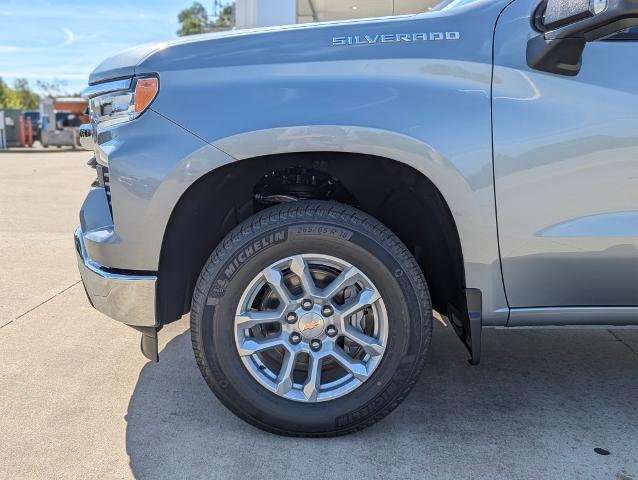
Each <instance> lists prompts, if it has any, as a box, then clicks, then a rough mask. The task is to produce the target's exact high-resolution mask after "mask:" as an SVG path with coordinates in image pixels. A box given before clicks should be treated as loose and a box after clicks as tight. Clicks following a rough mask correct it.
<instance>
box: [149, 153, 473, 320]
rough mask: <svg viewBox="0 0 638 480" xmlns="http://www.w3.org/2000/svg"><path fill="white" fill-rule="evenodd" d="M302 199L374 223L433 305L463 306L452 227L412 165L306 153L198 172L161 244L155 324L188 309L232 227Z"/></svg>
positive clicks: (460, 263) (457, 248)
mask: <svg viewBox="0 0 638 480" xmlns="http://www.w3.org/2000/svg"><path fill="white" fill-rule="evenodd" d="M305 198H315V199H329V200H335V201H340V202H342V203H347V204H350V205H352V206H355V207H357V208H359V209H360V210H363V211H364V212H366V213H368V214H370V215H372V216H374V217H375V218H377V219H379V220H380V221H382V222H383V223H384V224H385V225H387V226H388V228H390V229H391V230H392V231H393V232H394V233H395V234H396V235H397V236H398V237H399V238H400V239H401V240H402V241H403V243H405V244H406V246H407V247H408V248H409V249H410V251H411V252H412V254H413V255H414V256H415V258H416V260H417V261H418V263H419V266H420V267H421V269H422V270H423V273H424V275H425V278H426V279H427V281H428V286H429V287H430V293H431V296H432V302H433V306H434V308H435V309H437V310H438V311H440V312H447V311H448V307H449V306H453V307H454V308H456V309H457V310H458V311H461V312H464V311H466V305H465V294H464V288H465V270H464V266H463V255H462V250H461V244H460V241H459V236H458V232H457V229H456V225H455V223H454V219H453V217H452V214H451V212H450V210H449V208H448V206H447V204H446V203H445V200H444V199H443V197H442V196H441V194H440V192H439V191H438V189H437V188H436V187H435V186H434V184H433V183H432V182H431V181H430V180H428V179H427V178H426V177H425V176H424V175H422V174H421V173H420V172H418V171H417V170H415V169H413V168H412V167H409V166H407V165H405V164H402V163H400V162H397V161H394V160H390V159H387V158H383V157H377V156H370V155H360V154H349V153H332V152H311V153H294V154H281V155H271V156H264V157H257V158H251V159H247V160H242V161H238V162H236V163H233V164H230V165H226V166H224V167H221V168H219V169H217V170H214V171H212V172H210V173H208V174H207V175H204V176H203V177H202V178H200V179H199V180H197V181H196V182H195V183H194V184H193V185H192V186H191V187H190V188H189V189H188V190H187V191H186V192H185V193H184V195H183V196H182V197H181V199H180V200H179V202H178V204H177V206H176V207H175V209H174V210H173V213H172V214H171V217H170V220H169V222H168V226H167V228H166V232H165V234H164V240H163V242H162V252H161V256H160V262H159V272H158V286H157V299H158V300H157V311H158V320H159V322H160V324H164V323H170V322H172V321H175V320H178V319H179V318H181V316H182V315H184V314H185V313H187V312H188V311H189V310H190V302H191V298H192V295H193V290H194V288H195V284H196V282H197V278H198V276H199V273H200V271H201V269H202V268H203V265H204V263H205V262H206V260H207V258H208V257H209V256H210V254H211V253H212V252H213V250H214V249H215V247H216V246H217V245H218V244H219V243H220V242H221V241H222V239H223V238H224V237H225V236H226V235H227V234H228V233H229V232H230V231H231V230H232V229H233V228H234V227H235V226H237V225H238V224H239V223H241V222H242V221H244V220H245V219H247V218H248V217H250V216H251V215H252V214H253V213H255V212H257V211H259V210H260V209H263V208H267V206H268V205H269V204H273V203H278V202H281V201H294V200H296V199H305Z"/></svg>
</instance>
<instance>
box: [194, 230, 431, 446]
mask: <svg viewBox="0 0 638 480" xmlns="http://www.w3.org/2000/svg"><path fill="white" fill-rule="evenodd" d="M242 233H244V234H242ZM375 233H377V235H375ZM378 233H379V232H375V231H372V232H371V231H366V230H365V229H364V228H362V226H361V225H344V224H343V222H341V221H335V220H334V219H329V218H321V219H317V220H308V219H294V218H291V219H287V220H286V221H283V222H280V223H279V224H277V225H270V226H267V227H265V228H257V229H253V230H252V231H250V233H249V234H248V235H246V234H245V232H242V231H241V229H240V230H239V232H234V233H231V235H229V238H228V240H227V241H226V242H225V243H224V244H223V246H224V247H225V248H220V249H218V250H217V251H216V252H215V254H213V256H212V257H211V259H210V260H209V264H208V266H207V267H208V268H207V269H206V268H205V270H204V271H208V273H209V274H208V275H202V276H201V277H200V279H199V282H198V286H197V288H196V291H197V292H201V294H203V295H205V299H204V301H203V302H200V303H199V305H200V306H202V307H203V308H197V307H196V306H195V305H194V308H193V314H192V317H193V321H194V322H197V324H198V329H197V331H198V332H199V336H198V338H197V340H196V341H197V343H198V344H199V345H198V346H199V348H200V349H201V351H202V352H203V354H204V355H203V357H204V361H205V363H206V365H205V370H206V371H207V372H208V373H209V374H210V375H206V374H205V377H206V379H207V381H208V383H209V385H210V386H211V388H212V389H213V391H214V392H215V394H216V395H217V396H218V397H219V398H220V400H222V402H223V403H224V404H225V405H227V406H228V407H229V408H230V409H231V410H233V411H234V412H235V413H237V414H238V415H240V416H242V417H244V418H247V419H248V420H249V421H251V422H252V423H256V424H261V425H264V426H267V428H268V429H270V430H281V431H284V432H305V433H307V434H312V433H321V432H325V431H327V430H337V429H350V428H352V427H353V426H356V425H359V424H361V423H366V422H370V420H373V421H374V419H375V416H377V415H380V416H384V415H385V414H383V413H382V412H383V410H384V409H387V408H388V407H391V408H394V407H393V406H392V405H393V403H396V402H397V401H398V399H399V397H400V396H401V395H402V392H404V390H405V388H406V384H407V383H408V382H410V381H414V380H415V379H414V376H415V375H414V371H415V369H417V365H418V363H419V358H418V357H419V356H420V355H424V353H425V352H424V340H425V339H424V335H425V333H424V331H425V330H426V329H424V325H423V323H424V321H427V319H428V318H429V317H428V313H427V310H426V309H427V306H429V298H427V299H424V298H422V294H421V295H419V293H421V292H420V289H419V288H418V286H415V285H414V284H413V282H412V280H411V278H410V277H411V275H409V274H408V273H409V269H410V265H406V264H405V262H403V261H402V260H401V258H399V257H400V256H399V255H397V252H396V251H392V249H391V248H390V247H389V245H388V242H383V241H380V240H381V239H379V238H375V236H378ZM397 241H398V240H397ZM229 247H230V248H229ZM296 254H323V255H331V256H335V257H337V258H339V259H341V260H344V261H346V262H348V263H350V264H352V265H354V266H356V267H357V268H359V269H360V270H361V271H362V272H363V273H364V274H365V275H366V276H368V278H370V279H371V281H372V282H373V283H374V284H375V286H376V287H377V288H378V290H379V292H380V294H381V296H382V298H383V300H384V303H385V306H386V311H387V314H388V322H389V331H388V341H387V346H386V350H385V354H384V358H383V359H382V361H381V363H380V364H379V365H378V367H377V368H376V370H375V371H374V373H373V374H372V375H371V377H370V378H369V379H368V380H367V381H365V382H364V383H363V384H362V385H361V386H359V387H358V388H356V389H355V390H354V391H352V392H350V393H348V394H346V395H344V396H342V397H338V398H337V399H335V400H329V401H323V402H318V403H303V402H296V401H292V400H288V399H285V398H283V397H280V396H278V395H276V394H274V393H273V392H271V391H269V390H267V389H266V388H265V387H263V386H262V385H260V384H259V383H258V382H257V381H256V380H255V379H254V378H253V377H252V375H251V374H250V373H249V372H248V371H247V369H246V368H245V366H244V364H243V362H242V360H241V358H240V357H239V354H238V352H237V349H236V346H235V336H234V317H235V313H236V309H237V306H238V304H239V301H240V298H241V296H242V294H243V293H244V290H245V288H246V286H247V285H248V284H249V283H250V282H251V281H252V280H253V279H254V278H255V277H256V276H257V275H258V274H259V273H260V272H261V271H262V270H263V269H265V268H267V267H268V266H269V265H271V264H273V263H275V262H277V261H279V260H282V259H284V258H287V257H290V256H292V255H296ZM424 310H426V311H424ZM430 321H431V320H430ZM427 340H429V337H428V338H427Z"/></svg>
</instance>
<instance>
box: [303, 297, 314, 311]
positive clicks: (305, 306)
mask: <svg viewBox="0 0 638 480" xmlns="http://www.w3.org/2000/svg"><path fill="white" fill-rule="evenodd" d="M312 305H313V303H312V300H310V299H309V298H305V299H303V300H302V301H301V308H303V309H304V310H310V309H311V308H312Z"/></svg>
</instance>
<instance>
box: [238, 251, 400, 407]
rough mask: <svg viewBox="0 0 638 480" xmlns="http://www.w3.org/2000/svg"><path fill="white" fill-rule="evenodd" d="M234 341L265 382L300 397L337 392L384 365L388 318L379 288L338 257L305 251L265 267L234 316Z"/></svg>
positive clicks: (357, 383) (296, 398)
mask: <svg viewBox="0 0 638 480" xmlns="http://www.w3.org/2000/svg"><path fill="white" fill-rule="evenodd" d="M234 326H235V328H234V331H235V345H236V347H237V353H238V354H239V356H240V358H241V360H242V362H243V364H244V366H245V367H246V369H247V370H248V372H249V373H250V375H251V376H252V377H253V378H254V379H255V380H257V382H259V383H260V384H261V385H262V386H264V387H265V388H267V389H268V390H270V391H271V392H273V393H275V394H276V395H278V396H280V397H284V398H287V399H289V400H294V401H297V402H322V401H326V400H333V399H335V398H339V397H342V396H343V395H346V394H348V393H350V392H352V391H354V390H356V389H357V388H359V387H360V386H361V385H363V384H364V383H365V382H366V381H367V380H368V379H369V378H370V376H371V375H372V373H373V372H374V371H375V370H376V368H377V367H378V366H379V364H380V363H381V360H382V359H383V356H384V354H385V350H386V347H387V340H388V316H387V312H386V308H385V304H384V302H383V298H382V297H381V295H380V293H379V290H378V289H377V288H376V286H375V285H374V284H373V283H372V281H371V280H370V279H369V278H368V277H367V276H366V275H365V274H364V273H363V272H362V271H361V270H359V269H358V268H356V267H354V266H353V265H351V264H350V263H348V262H346V261H344V260H341V259H339V258H337V257H333V256H329V255H318V254H303V255H295V256H292V257H288V258H285V259H283V260H280V261H278V262H275V263H273V264H272V265H270V266H268V267H267V268H265V269H264V270H262V271H261V272H260V273H259V274H258V275H257V276H256V277H255V278H254V279H253V280H252V281H251V282H250V284H249V285H248V287H247V288H246V289H245V291H244V292H243V294H242V296H241V299H240V301H239V305H238V307H237V310H236V314H235V323H234Z"/></svg>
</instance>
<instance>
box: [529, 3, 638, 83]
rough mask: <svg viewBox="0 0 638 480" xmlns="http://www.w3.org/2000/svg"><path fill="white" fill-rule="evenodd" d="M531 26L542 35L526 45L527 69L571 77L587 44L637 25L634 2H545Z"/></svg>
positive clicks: (637, 15) (575, 71)
mask: <svg viewBox="0 0 638 480" xmlns="http://www.w3.org/2000/svg"><path fill="white" fill-rule="evenodd" d="M535 23H536V27H537V28H538V29H539V30H541V31H542V32H543V33H541V34H539V35H537V36H535V37H532V38H531V39H530V40H529V41H528V43H527V64H528V65H529V66H530V68H533V69H535V70H541V71H543V72H549V73H556V74H560V75H568V76H575V75H578V73H579V72H580V69H581V67H582V57H583V50H584V49H585V45H586V43H587V42H594V41H596V40H600V39H601V38H605V37H607V36H609V35H611V34H613V33H616V32H619V31H621V30H624V29H626V28H631V27H635V26H637V25H638V0H607V1H606V2H605V1H599V0H591V1H590V0H546V1H545V2H543V4H542V5H541V6H540V7H539V9H538V10H537V14H536V22H535Z"/></svg>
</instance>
